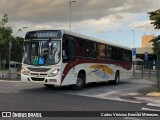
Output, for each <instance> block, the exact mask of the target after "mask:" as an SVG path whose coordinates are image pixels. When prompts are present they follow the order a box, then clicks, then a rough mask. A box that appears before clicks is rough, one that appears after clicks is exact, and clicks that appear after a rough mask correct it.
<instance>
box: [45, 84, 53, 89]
mask: <svg viewBox="0 0 160 120" xmlns="http://www.w3.org/2000/svg"><path fill="white" fill-rule="evenodd" d="M44 86H46V87H47V88H52V87H53V86H54V85H49V84H44Z"/></svg>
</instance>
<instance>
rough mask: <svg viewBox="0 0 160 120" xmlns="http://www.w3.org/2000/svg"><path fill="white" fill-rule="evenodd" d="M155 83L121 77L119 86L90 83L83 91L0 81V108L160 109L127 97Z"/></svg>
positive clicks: (134, 119) (104, 119) (129, 119)
mask: <svg viewBox="0 0 160 120" xmlns="http://www.w3.org/2000/svg"><path fill="white" fill-rule="evenodd" d="M154 85H155V82H153V81H146V80H133V79H130V80H122V81H121V83H120V84H119V85H116V86H115V85H111V84H109V83H100V84H89V85H87V86H86V88H85V89H84V90H80V91H74V90H71V89H70V88H69V87H55V88H46V87H44V86H43V85H40V84H31V83H30V84H26V83H21V82H19V81H16V82H13V81H0V111H147V110H148V111H155V110H157V111H160V107H155V106H148V105H147V103H146V102H141V101H134V100H131V99H127V97H125V96H128V95H138V94H139V93H138V91H139V90H140V89H143V88H147V87H148V88H149V87H152V86H154ZM0 119H2V118H0ZM5 119H7V118H5ZM8 119H10V118H8ZM12 119H16V120H17V119H25V118H12ZM29 119H30V120H31V119H35V118H29ZM37 119H46V120H49V119H52V120H53V119H56V120H63V119H67V120H72V119H74V120H75V119H76V120H82V119H83V120H85V119H86V120H97V119H98V120H99V119H100V120H108V119H109V120H112V119H113V120H114V119H115V120H117V119H118V120H119V119H122V120H146V119H148V120H151V119H154V120H156V119H157V120H158V117H118V118H115V117H87V118H86V117H77V118H74V117H69V118H68V117H67V118H64V117H58V118H57V117H56V118H55V117H53V118H37Z"/></svg>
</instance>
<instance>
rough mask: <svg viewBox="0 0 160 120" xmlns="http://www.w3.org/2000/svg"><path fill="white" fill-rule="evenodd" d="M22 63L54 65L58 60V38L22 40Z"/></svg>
mask: <svg viewBox="0 0 160 120" xmlns="http://www.w3.org/2000/svg"><path fill="white" fill-rule="evenodd" d="M23 50H24V54H23V63H25V64H29V65H43V66H44V65H54V64H57V63H58V62H59V61H60V40H32V41H25V42H24V47H23Z"/></svg>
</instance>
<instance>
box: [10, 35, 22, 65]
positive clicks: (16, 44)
mask: <svg viewBox="0 0 160 120" xmlns="http://www.w3.org/2000/svg"><path fill="white" fill-rule="evenodd" d="M23 41H24V39H23V38H21V37H16V38H15V39H14V40H13V41H12V49H11V58H12V60H14V61H17V62H21V61H22V48H23Z"/></svg>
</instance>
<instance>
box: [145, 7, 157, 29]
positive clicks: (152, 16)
mask: <svg viewBox="0 0 160 120" xmlns="http://www.w3.org/2000/svg"><path fill="white" fill-rule="evenodd" d="M148 14H149V18H150V20H151V21H152V22H151V24H153V26H154V27H155V29H160V9H158V10H156V11H152V12H149V13H148Z"/></svg>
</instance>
